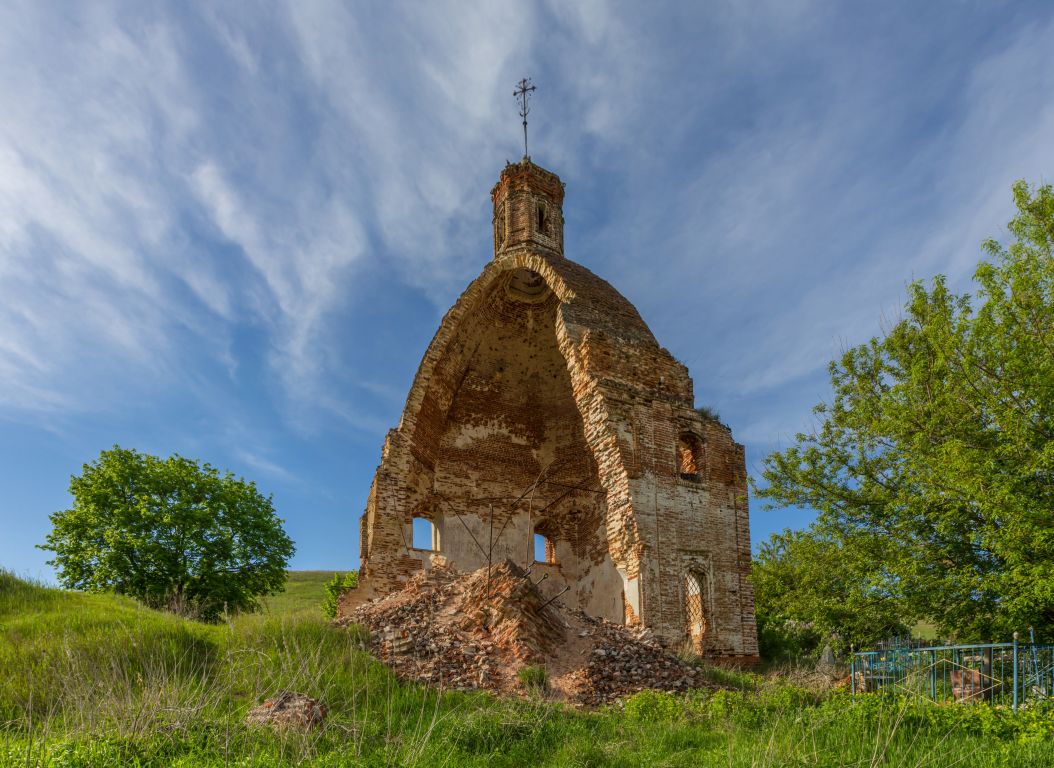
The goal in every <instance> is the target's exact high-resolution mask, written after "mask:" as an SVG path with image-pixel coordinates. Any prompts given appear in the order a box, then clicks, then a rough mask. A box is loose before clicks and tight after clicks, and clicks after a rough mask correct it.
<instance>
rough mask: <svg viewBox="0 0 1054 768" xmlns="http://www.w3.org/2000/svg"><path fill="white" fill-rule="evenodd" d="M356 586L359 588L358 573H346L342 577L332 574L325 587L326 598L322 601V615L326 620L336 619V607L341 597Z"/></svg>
mask: <svg viewBox="0 0 1054 768" xmlns="http://www.w3.org/2000/svg"><path fill="white" fill-rule="evenodd" d="M357 586H359V572H358V571H348V572H347V573H345V574H344V575H343V576H341V575H340V574H339V573H335V574H333V578H332V579H330V581H329V583H328V584H327V585H326V596H325V597H324V598H323V599H322V615H323V616H325V617H326V618H327V619H335V618H337V605H338V604H339V603H340V598H341V595H343V594H344V593H345V592H347V591H348V590H349V589H355V587H357Z"/></svg>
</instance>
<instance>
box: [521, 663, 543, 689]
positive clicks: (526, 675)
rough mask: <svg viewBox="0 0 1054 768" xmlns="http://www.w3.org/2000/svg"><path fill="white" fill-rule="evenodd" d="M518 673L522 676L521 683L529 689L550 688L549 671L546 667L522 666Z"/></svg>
mask: <svg viewBox="0 0 1054 768" xmlns="http://www.w3.org/2000/svg"><path fill="white" fill-rule="evenodd" d="M516 674H517V676H518V677H519V678H520V685H522V686H523V687H524V688H526V689H527V690H528V691H534V692H541V691H544V690H547V689H548V688H549V673H548V672H547V671H546V670H545V667H540V666H533V665H532V666H527V667H521V668H520V671H519V672H517V673H516Z"/></svg>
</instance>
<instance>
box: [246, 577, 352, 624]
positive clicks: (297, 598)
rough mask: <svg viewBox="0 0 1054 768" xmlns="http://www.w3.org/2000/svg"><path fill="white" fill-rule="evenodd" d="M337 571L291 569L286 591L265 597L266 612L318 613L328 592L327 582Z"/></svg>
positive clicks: (275, 613) (288, 613)
mask: <svg viewBox="0 0 1054 768" xmlns="http://www.w3.org/2000/svg"><path fill="white" fill-rule="evenodd" d="M335 573H337V571H290V572H289V579H288V580H287V581H286V584H285V592H282V593H280V594H277V595H273V596H271V597H265V598H264V599H263V610H264V613H270V614H273V615H280V614H287V615H294V614H308V613H312V612H314V613H318V611H319V606H320V605H322V598H323V597H324V596H325V594H326V584H327V583H328V582H329V580H330V579H332V578H333V575H334V574H335Z"/></svg>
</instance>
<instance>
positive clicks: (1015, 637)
mask: <svg viewBox="0 0 1054 768" xmlns="http://www.w3.org/2000/svg"><path fill="white" fill-rule="evenodd" d="M1014 711H1015V712H1017V632H1015V633H1014Z"/></svg>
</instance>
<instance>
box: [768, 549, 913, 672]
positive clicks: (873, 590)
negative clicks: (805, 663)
mask: <svg viewBox="0 0 1054 768" xmlns="http://www.w3.org/2000/svg"><path fill="white" fill-rule="evenodd" d="M862 557H864V558H866V559H865V560H864V561H863V562H860V561H859V560H860V558H862ZM752 580H753V583H754V595H755V600H756V605H757V621H758V639H759V642H760V644H761V655H762V656H763V657H764V658H766V659H768V660H779V659H800V658H803V657H812V656H816V655H817V654H818V653H819V652H820V650H821V648H822V647H823V645H825V644H828V643H829V644H830V645H831V647H832V649H833V650H835V651H837V652H844V651H845V650H847V649H848V646H849V645H851V644H855V645H856V646H858V647H864V646H867V645H871V644H873V643H875V642H877V641H879V640H884V639H886V638H890V637H898V636H903V635H906V634H907V633H908V631H909V628H908V627H907V626H905V624H904V622H903V620H902V613H903V610H902V606H901V605H900V603H899V601H898V600H897V598H896V595H895V594H892V593H891V592H890V591H889V589H888V588H887V585H886V583H885V579H884V574H882V573H881V572H880V571H876V570H875V569H873V568H871V562H870V553H865V552H863V551H859V550H852V549H850V550H845V549H843V548H842V546H841V545H840V543H839V541H838V540H837V539H834V538H831V537H828V536H824V535H822V534H821V533H819V532H817V531H790V530H786V531H783V532H782V533H775V534H773V535H772V536H771V537H770V538H769V540H768V541H766V542H763V543H762V544H761V546H760V547H759V550H758V554H757V556H756V557H755V558H754V561H753V577H752Z"/></svg>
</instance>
